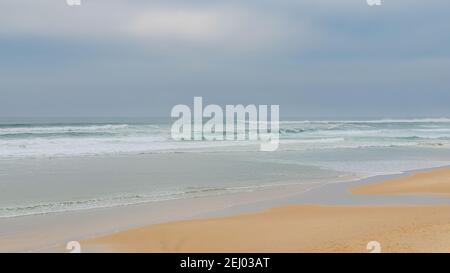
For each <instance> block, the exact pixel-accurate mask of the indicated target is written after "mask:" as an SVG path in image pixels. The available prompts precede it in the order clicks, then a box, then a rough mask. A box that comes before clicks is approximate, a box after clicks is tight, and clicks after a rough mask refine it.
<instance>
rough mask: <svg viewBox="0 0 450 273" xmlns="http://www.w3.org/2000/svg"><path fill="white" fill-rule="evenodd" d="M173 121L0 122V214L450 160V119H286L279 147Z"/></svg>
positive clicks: (340, 176)
mask: <svg viewBox="0 0 450 273" xmlns="http://www.w3.org/2000/svg"><path fill="white" fill-rule="evenodd" d="M170 126H171V124H170V121H169V120H164V119H124V118H116V119H89V120H87V121H86V120H80V119H2V120H0V218H8V217H19V216H26V215H36V214H46V213H55V212H64V211H74V210H84V209H95V208H105V207H114V206H125V205H132V204H139V203H146V202H158V201H166V200H172V199H181V198H197V197H202V196H214V195H222V194H230V193H238V192H246V191H256V190H261V189H267V188H270V187H279V186H288V185H296V184H309V185H311V186H317V185H322V184H324V183H335V182H343V181H349V180H355V179H359V178H366V177H371V176H376V175H385V174H396V173H401V172H405V171H409V170H415V169H424V168H433V167H440V166H446V165H450V153H449V152H448V149H449V148H450V119H447V118H440V119H380V120H357V119H355V120H340V121H333V120H315V121H306V120H284V121H281V122H280V147H279V150H278V151H276V152H261V151H259V146H258V145H256V144H255V143H248V142H245V141H240V142H238V141H236V142H233V141H232V142H230V141H195V142H194V141H182V142H180V141H174V140H172V139H171V137H170Z"/></svg>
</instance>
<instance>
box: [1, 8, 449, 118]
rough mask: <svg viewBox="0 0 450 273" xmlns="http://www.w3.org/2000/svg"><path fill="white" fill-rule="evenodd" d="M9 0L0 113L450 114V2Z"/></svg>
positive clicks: (3, 37) (5, 14)
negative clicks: (202, 108) (268, 108)
mask: <svg viewBox="0 0 450 273" xmlns="http://www.w3.org/2000/svg"><path fill="white" fill-rule="evenodd" d="M81 1H82V5H81V6H77V7H71V6H68V5H67V4H66V2H65V0H2V1H1V2H0V117H149V116H158V117H166V116H167V117H169V116H170V111H171V109H172V107H173V106H174V105H176V104H192V103H193V97H194V96H202V97H203V98H204V103H205V104H219V105H225V104H245V105H246V104H278V105H280V112H281V116H282V117H302V118H355V117H360V118H366V117H367V118H369V117H382V118H395V117H402V118H404V117H450V106H449V103H450V16H448V12H449V10H450V1H448V0H427V1H423V0H384V1H383V5H382V6H376V7H371V6H369V5H367V3H366V0H270V1H269V0H161V1H151V0H129V1H125V0H81Z"/></svg>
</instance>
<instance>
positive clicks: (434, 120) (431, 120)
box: [280, 118, 450, 124]
mask: <svg viewBox="0 0 450 273" xmlns="http://www.w3.org/2000/svg"><path fill="white" fill-rule="evenodd" d="M302 123H304V124H310V123H317V124H320V123H323V124H330V123H354V124H364V123H450V118H422V119H375V120H298V121H281V122H280V124H302Z"/></svg>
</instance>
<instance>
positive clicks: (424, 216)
mask: <svg viewBox="0 0 450 273" xmlns="http://www.w3.org/2000/svg"><path fill="white" fill-rule="evenodd" d="M449 178H450V170H449V169H440V170H436V171H431V172H427V173H418V174H414V175H412V176H408V177H405V178H401V179H395V180H392V181H387V182H382V183H378V184H374V185H368V186H363V187H361V188H357V189H353V190H352V192H354V193H364V194H383V193H386V194H413V193H419V194H422V193H432V194H448V193H450V179H449ZM378 185H380V187H377V186H378ZM369 241H378V242H379V243H380V244H381V248H382V251H383V252H450V206H448V205H445V206H437V205H433V206H417V205H415V206H407V205H401V206H317V205H314V206H313V205H291V206H282V207H277V208H273V209H270V210H267V211H263V212H260V213H254V214H248V215H237V216H232V217H223V218H213V219H205V220H192V221H180V222H171V223H165V224H159V225H151V226H148V227H143V228H138V229H132V230H128V231H124V232H119V233H116V234H112V235H108V236H104V237H99V238H94V239H90V240H86V241H84V242H82V244H83V245H85V246H88V247H90V248H91V249H94V248H95V249H101V250H103V251H108V252H109V251H111V252H368V251H367V249H366V246H367V243H368V242H369Z"/></svg>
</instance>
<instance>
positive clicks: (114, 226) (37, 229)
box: [0, 167, 450, 252]
mask: <svg viewBox="0 0 450 273" xmlns="http://www.w3.org/2000/svg"><path fill="white" fill-rule="evenodd" d="M442 168H447V167H438V168H431V169H430V168H428V169H421V170H413V171H408V172H404V173H400V174H394V175H379V176H373V177H369V178H364V179H356V180H352V181H345V182H332V183H325V184H321V185H319V186H317V185H315V186H313V187H311V185H305V184H304V185H295V186H292V185H289V186H276V187H274V188H270V189H268V190H261V191H255V192H251V193H237V194H228V195H222V196H211V197H200V198H193V199H183V200H169V201H161V202H156V203H148V204H137V205H129V206H123V207H114V208H100V209H92V210H86V211H72V212H64V213H52V214H48V215H38V216H25V217H19V218H14V219H12V218H6V219H0V225H1V226H2V227H3V229H4V230H9V232H4V236H2V238H3V239H1V241H2V243H1V244H0V252H65V251H66V250H65V243H66V242H69V241H73V240H75V241H84V240H90V239H95V238H101V237H104V236H108V235H112V234H117V233H120V232H126V231H127V230H132V229H136V228H140V227H146V226H152V225H158V224H164V223H171V222H175V221H183V220H202V219H211V218H217V217H233V216H237V215H242V214H252V213H259V212H261V211H264V210H268V209H272V208H275V207H279V206H283V205H292V204H312V205H314V204H316V205H321V204H322V205H339V204H341V205H363V204H364V203H366V205H371V204H372V203H374V204H399V203H400V204H401V203H412V204H436V205H438V204H449V203H450V200H449V199H442V198H427V197H394V198H392V197H385V196H379V197H370V198H367V196H355V195H351V194H350V193H349V192H347V189H348V188H350V187H352V186H354V185H358V184H368V183H369V184H370V183H379V182H382V181H384V180H386V179H389V178H396V177H403V176H407V175H409V174H410V173H411V172H416V171H433V170H436V169H442ZM307 186H309V187H307ZM349 196H353V197H356V199H352V198H350V199H348V197H349ZM344 201H345V202H344ZM346 203H347V204H346ZM117 219H121V221H117ZM28 226H32V227H33V229H32V230H31V229H30V228H28V229H27V228H23V227H28ZM49 234H51V236H48V235H49ZM5 235H6V236H5ZM36 235H38V236H36ZM37 238H46V240H45V241H44V240H39V239H37ZM49 238H50V239H49ZM85 250H86V251H87V252H101V251H104V250H99V249H98V248H96V247H88V248H86V249H85Z"/></svg>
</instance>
